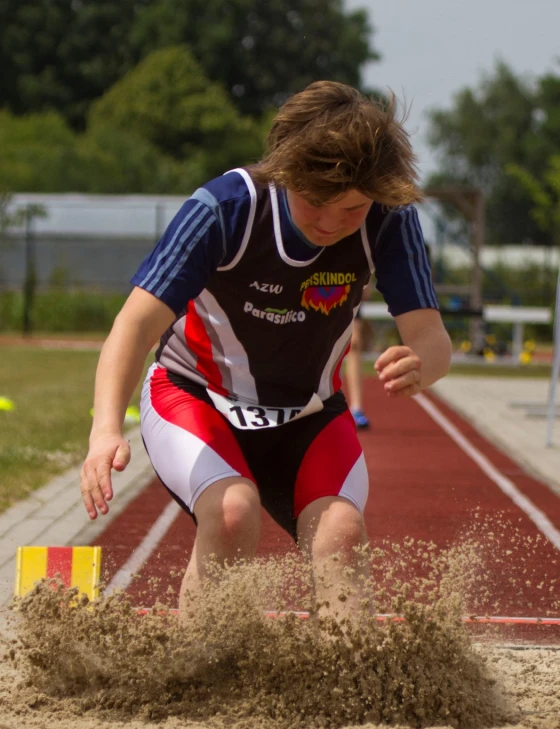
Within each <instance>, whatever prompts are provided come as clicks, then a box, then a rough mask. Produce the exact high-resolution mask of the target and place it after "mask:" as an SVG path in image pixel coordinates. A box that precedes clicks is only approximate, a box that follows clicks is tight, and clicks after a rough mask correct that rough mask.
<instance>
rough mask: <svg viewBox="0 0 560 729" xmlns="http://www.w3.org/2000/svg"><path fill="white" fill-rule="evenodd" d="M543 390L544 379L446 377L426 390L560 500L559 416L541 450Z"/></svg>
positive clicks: (545, 393) (543, 437)
mask: <svg viewBox="0 0 560 729" xmlns="http://www.w3.org/2000/svg"><path fill="white" fill-rule="evenodd" d="M548 389H549V380H548V379H546V378H529V377H507V378H505V377H504V378H500V377H492V376H484V375H477V376H469V377H466V376H458V375H457V376H455V375H450V376H448V377H445V378H444V379H443V380H440V381H439V382H437V383H436V384H435V385H434V386H433V388H432V390H433V391H434V392H435V393H436V394H437V395H438V396H439V397H440V398H441V399H442V400H444V401H445V402H446V403H447V404H448V405H450V406H451V407H452V408H453V410H455V411H456V412H457V413H459V414H460V415H462V416H463V417H465V419H466V420H468V421H469V422H470V423H471V424H472V425H473V426H474V427H475V428H476V429H477V430H478V432H479V433H481V434H482V435H484V436H486V437H487V438H488V440H490V441H491V442H492V443H494V444H495V445H497V446H498V447H499V448H500V449H501V450H502V451H504V452H505V453H507V454H508V456H510V458H512V460H514V461H515V462H516V463H519V465H520V466H522V467H523V468H524V469H525V471H527V472H528V473H530V474H532V475H533V476H535V477H536V478H538V479H539V480H540V481H543V482H544V483H546V484H547V485H548V486H549V487H550V488H551V489H552V490H553V491H555V493H557V494H558V496H560V415H557V417H556V418H555V422H554V430H553V443H552V447H549V448H547V447H546V445H545V444H546V425H547V421H546V417H544V415H543V414H542V411H543V406H544V405H545V403H546V402H547V398H548ZM535 406H536V407H535ZM539 406H540V407H539ZM539 411H540V414H539ZM557 412H559V413H560V408H558V406H557Z"/></svg>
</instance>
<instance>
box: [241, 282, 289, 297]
mask: <svg viewBox="0 0 560 729" xmlns="http://www.w3.org/2000/svg"><path fill="white" fill-rule="evenodd" d="M249 288H250V289H257V291H263V292H264V293H265V294H280V293H281V292H282V290H283V289H284V287H283V286H281V285H280V284H269V283H259V282H258V281H253V283H252V284H251V285H250V286H249Z"/></svg>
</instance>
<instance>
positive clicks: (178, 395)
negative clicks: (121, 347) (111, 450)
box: [141, 365, 254, 514]
mask: <svg viewBox="0 0 560 729" xmlns="http://www.w3.org/2000/svg"><path fill="white" fill-rule="evenodd" d="M141 431H142V438H143V439H144V444H145V446H146V450H147V452H148V455H149V457H150V460H151V462H152V465H153V467H154V470H155V472H156V473H157V475H158V476H159V478H160V479H161V481H162V483H163V484H164V486H165V487H166V488H167V489H168V491H169V492H170V493H171V495H172V496H173V498H175V500H176V501H177V502H178V503H179V504H180V505H181V506H182V507H183V508H184V509H185V510H186V511H188V512H189V513H191V514H192V513H194V505H195V502H196V500H197V499H198V498H199V496H200V495H201V494H202V493H203V492H204V490H205V489H206V488H208V486H210V485H211V484H213V483H215V482H216V481H220V480H222V479H225V478H232V477H241V478H245V479H248V480H250V481H252V482H254V478H253V475H252V473H251V470H250V468H249V466H248V464H247V461H246V459H245V457H244V455H243V452H242V450H241V447H240V445H239V443H238V441H237V439H236V437H235V435H234V433H233V432H232V429H231V427H230V426H229V424H228V422H227V421H226V420H225V419H224V418H223V417H222V415H220V413H218V412H217V411H216V410H215V408H214V407H213V406H212V405H211V404H209V403H208V402H206V401H205V400H204V399H202V398H200V397H197V396H196V395H195V394H193V393H192V392H186V391H185V390H183V389H182V388H181V387H179V386H178V385H177V383H176V382H175V381H173V380H172V379H170V377H169V373H168V372H167V370H165V369H164V368H161V367H158V366H156V365H154V366H153V367H152V368H151V369H150V371H149V372H148V375H147V377H146V380H145V382H144V387H143V390H142V400H141Z"/></svg>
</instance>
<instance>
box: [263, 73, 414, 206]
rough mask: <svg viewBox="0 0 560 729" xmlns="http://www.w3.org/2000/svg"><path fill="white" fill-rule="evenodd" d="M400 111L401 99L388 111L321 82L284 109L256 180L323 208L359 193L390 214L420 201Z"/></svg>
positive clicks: (342, 86) (353, 92) (346, 89)
mask: <svg viewBox="0 0 560 729" xmlns="http://www.w3.org/2000/svg"><path fill="white" fill-rule="evenodd" d="M395 108H396V104H395V98H394V96H392V97H391V99H390V100H389V101H388V102H386V103H382V102H379V101H376V100H374V99H370V98H368V97H365V96H363V95H362V94H361V93H360V92H359V91H357V90H356V89H354V88H352V87H351V86H347V85H346V84H341V83H336V82H334V81H316V82H315V83H312V84H311V85H310V86H308V87H307V88H306V89H304V90H303V91H301V92H300V93H298V94H295V95H294V96H292V97H291V98H290V99H288V101H287V102H286V103H285V104H283V106H281V107H280V109H279V111H278V113H277V115H276V117H275V118H274V121H273V123H272V127H271V130H270V133H269V135H268V138H267V150H266V153H265V155H264V157H263V159H262V160H261V161H260V162H259V163H258V164H257V165H256V166H255V167H254V168H253V169H252V170H251V174H252V176H253V177H254V178H255V180H256V181H257V182H259V183H261V184H268V183H269V182H273V183H275V184H276V185H278V186H280V187H285V188H288V189H290V190H293V191H294V192H297V193H298V194H300V195H302V196H303V197H305V198H307V199H308V200H310V201H312V202H314V203H317V204H324V203H326V202H329V201H331V200H335V199H336V198H338V197H340V196H341V195H343V194H344V193H346V192H347V191H348V190H352V189H354V190H358V191H359V192H361V193H362V194H363V195H365V196H366V197H369V198H371V199H372V200H375V201H377V202H379V203H382V204H384V205H388V206H398V205H406V204H409V203H411V202H416V201H420V200H421V199H422V193H421V191H420V189H419V187H418V173H417V170H416V158H415V155H414V154H413V152H412V148H411V146H410V141H409V139H408V134H407V133H406V132H405V130H404V128H403V126H402V120H398V119H397V118H396V114H395Z"/></svg>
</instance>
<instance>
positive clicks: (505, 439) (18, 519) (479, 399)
mask: <svg viewBox="0 0 560 729" xmlns="http://www.w3.org/2000/svg"><path fill="white" fill-rule="evenodd" d="M433 390H434V392H435V393H436V394H437V395H438V396H439V397H441V398H442V399H443V400H444V401H445V402H447V403H448V404H449V405H450V406H451V407H452V408H453V409H454V410H455V411H456V412H458V413H459V414H461V415H463V416H464V417H465V418H467V419H468V420H469V421H470V422H471V423H472V424H473V425H474V426H475V428H476V429H477V430H478V431H479V432H481V433H482V434H483V435H485V436H486V437H487V438H488V439H489V440H490V441H492V442H493V443H495V444H496V445H497V446H499V447H500V448H501V449H502V450H504V451H505V452H507V454H508V455H509V456H510V457H511V458H512V459H513V460H515V461H516V462H518V463H519V464H520V465H521V466H522V467H523V468H525V470H527V471H528V472H530V473H531V474H533V475H535V476H536V477H537V478H539V479H540V480H542V481H544V482H545V483H546V484H548V485H549V486H550V487H551V489H553V490H554V491H555V492H556V493H557V494H558V496H559V497H560V418H557V419H556V429H555V439H554V446H553V447H552V448H546V447H545V430H546V420H545V419H544V418H538V417H531V416H529V415H527V414H526V412H527V411H529V410H530V409H531V408H527V407H519V406H517V404H518V403H522V404H527V403H528V404H536V405H539V404H540V405H542V404H544V403H545V402H546V399H547V393H548V381H547V380H546V379H530V378H504V379H501V378H497V377H488V376H482V375H481V376H476V377H462V376H449V377H446V378H445V379H444V380H442V381H440V382H438V383H437V384H436V385H435V386H434V387H433ZM129 438H130V441H131V448H132V459H131V462H130V464H129V465H128V467H127V469H126V470H125V471H124V472H123V473H114V474H113V479H114V490H115V498H114V499H113V501H112V502H111V504H110V512H109V514H108V515H107V516H105V517H102V518H100V517H98V518H97V519H96V520H95V521H93V522H92V521H90V519H89V517H88V516H87V514H86V511H85V509H84V507H83V505H82V499H81V495H80V489H79V471H80V469H79V468H74V469H72V470H70V471H68V472H66V473H64V474H62V475H61V476H59V477H57V478H56V479H54V480H53V481H51V482H50V483H48V484H47V485H46V486H44V487H43V488H41V489H39V490H38V491H36V492H34V493H33V494H32V495H31V496H29V498H27V499H26V500H25V501H21V502H19V503H18V504H15V505H14V506H12V507H11V508H10V509H8V510H7V511H6V512H5V513H4V514H2V515H0V607H2V606H3V607H4V608H5V606H6V604H7V603H9V602H10V600H11V598H12V595H13V589H14V581H15V554H16V549H17V547H18V546H20V545H42V546H46V545H48V546H66V545H77V544H91V543H92V542H94V541H95V538H96V536H97V535H98V534H99V533H100V532H101V531H102V530H103V529H105V528H106V526H107V524H108V523H109V521H110V519H111V518H114V517H115V516H116V515H117V514H119V513H120V512H121V511H122V509H124V507H125V506H126V505H127V504H128V503H129V502H130V500H131V499H132V498H134V496H135V495H136V494H137V493H139V491H140V490H141V489H142V488H144V486H145V485H146V484H147V483H148V482H149V480H150V479H151V478H152V477H153V475H154V474H153V470H152V467H151V465H150V462H149V460H148V457H147V455H146V453H145V450H144V446H143V444H142V439H141V437H140V432H139V429H136V430H134V431H130V432H129Z"/></svg>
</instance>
